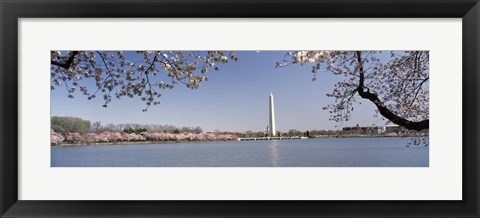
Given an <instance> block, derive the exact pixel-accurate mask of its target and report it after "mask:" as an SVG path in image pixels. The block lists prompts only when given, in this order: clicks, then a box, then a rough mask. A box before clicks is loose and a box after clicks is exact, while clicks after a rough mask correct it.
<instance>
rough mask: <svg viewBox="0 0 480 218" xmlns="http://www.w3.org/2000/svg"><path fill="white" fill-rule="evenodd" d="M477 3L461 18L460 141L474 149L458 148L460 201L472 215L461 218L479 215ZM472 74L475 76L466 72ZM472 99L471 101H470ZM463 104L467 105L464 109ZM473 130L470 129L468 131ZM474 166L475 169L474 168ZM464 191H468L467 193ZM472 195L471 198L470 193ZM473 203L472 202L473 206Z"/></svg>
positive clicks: (479, 20) (479, 34) (479, 5)
mask: <svg viewBox="0 0 480 218" xmlns="http://www.w3.org/2000/svg"><path fill="white" fill-rule="evenodd" d="M479 40H480V2H479V3H477V4H475V6H473V7H472V8H471V9H470V10H469V12H467V13H466V14H465V16H463V19H462V56H463V57H462V62H463V63H462V68H463V69H462V71H463V73H462V74H463V78H462V84H463V90H462V92H463V94H462V101H463V103H462V104H463V115H462V120H463V127H462V128H463V136H462V138H463V139H466V138H468V139H471V140H473V141H469V143H472V144H475V145H476V146H467V145H466V143H465V141H464V142H463V146H462V153H463V157H464V158H463V164H462V165H463V169H462V174H463V200H464V202H466V204H467V207H468V208H469V210H470V211H471V213H472V214H469V215H467V216H465V217H479V216H480V201H479V190H480V183H479V181H480V167H479V166H480V162H479V157H480V148H479V141H480V140H479V138H480V134H479V119H480V116H479V113H480V111H479V109H480V107H479V105H480V101H479V93H480V88H479V87H480V58H479V57H480V42H479ZM466 72H476V73H470V74H468V73H466ZM472 99H473V102H472ZM467 102H470V103H471V104H470V105H468V107H467ZM472 127H474V128H472ZM474 166H476V168H475V167H474ZM466 190H470V193H467V191H466ZM472 192H473V193H475V194H476V195H472V194H471V193H472ZM474 202H475V203H474Z"/></svg>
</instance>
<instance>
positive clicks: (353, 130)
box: [342, 125, 401, 134]
mask: <svg viewBox="0 0 480 218" xmlns="http://www.w3.org/2000/svg"><path fill="white" fill-rule="evenodd" d="M399 130H401V128H400V126H394V125H390V126H358V125H357V126H353V127H344V128H343V129H342V133H344V134H383V133H389V132H398V131H399Z"/></svg>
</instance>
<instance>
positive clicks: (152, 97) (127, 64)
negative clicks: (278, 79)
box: [50, 51, 238, 111]
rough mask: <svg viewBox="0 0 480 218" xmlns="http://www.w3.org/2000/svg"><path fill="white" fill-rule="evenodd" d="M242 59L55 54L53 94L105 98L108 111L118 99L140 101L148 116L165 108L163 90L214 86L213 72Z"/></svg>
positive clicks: (191, 54) (193, 54) (222, 54)
mask: <svg viewBox="0 0 480 218" xmlns="http://www.w3.org/2000/svg"><path fill="white" fill-rule="evenodd" d="M137 58H138V60H137ZM237 59H238V58H237V56H236V55H235V53H234V52H227V51H188V52H187V51H137V52H136V59H135V60H131V59H128V58H127V57H126V55H125V54H124V53H123V52H122V51H51V69H50V72H51V89H52V90H53V89H55V87H64V88H65V89H66V91H67V93H68V97H69V98H73V97H74V95H73V94H74V93H75V92H77V91H79V92H81V93H82V94H83V95H85V96H87V98H88V99H93V98H96V97H97V95H102V97H103V100H104V104H103V107H107V106H108V104H109V103H111V102H112V100H113V98H114V97H115V98H117V99H120V98H123V97H129V98H133V97H135V96H137V97H139V98H141V99H142V101H144V102H145V105H146V106H145V108H144V109H143V110H144V111H146V110H147V109H148V107H150V106H151V105H157V104H159V103H160V101H159V98H160V96H161V91H162V90H165V89H172V88H174V87H175V86H176V85H177V84H183V85H185V86H186V87H188V88H191V89H197V88H198V87H199V86H200V84H201V82H203V81H207V80H208V79H207V77H206V76H205V74H206V73H207V72H209V71H211V70H214V71H218V70H219V64H222V63H228V62H229V60H233V61H236V60H237ZM162 75H164V76H162ZM165 75H166V77H165ZM88 79H93V80H94V81H95V89H94V90H89V88H88V87H87V85H86V82H85V81H86V80H88Z"/></svg>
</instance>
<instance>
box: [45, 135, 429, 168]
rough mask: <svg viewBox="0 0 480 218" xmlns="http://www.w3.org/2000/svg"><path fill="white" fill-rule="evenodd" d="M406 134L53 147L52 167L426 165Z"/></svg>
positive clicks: (425, 150)
mask: <svg viewBox="0 0 480 218" xmlns="http://www.w3.org/2000/svg"><path fill="white" fill-rule="evenodd" d="M410 140H411V138H324V139H306V140H282V141H244V142H239V141H228V142H223V141H222V142H187V143H175V144H137V145H133V144H132V145H93V146H79V147H52V148H51V166H52V167H428V166H429V165H428V163H429V161H428V160H429V153H428V147H425V146H410V147H407V146H406V145H407V144H408V143H409V142H410Z"/></svg>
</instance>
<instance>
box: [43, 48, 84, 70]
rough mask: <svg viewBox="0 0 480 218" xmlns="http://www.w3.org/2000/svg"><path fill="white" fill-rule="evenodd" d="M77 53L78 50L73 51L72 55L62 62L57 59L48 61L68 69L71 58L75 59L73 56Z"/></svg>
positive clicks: (71, 61)
mask: <svg viewBox="0 0 480 218" xmlns="http://www.w3.org/2000/svg"><path fill="white" fill-rule="evenodd" d="M77 54H78V51H73V52H72V55H70V57H68V59H67V60H66V61H65V62H63V63H62V62H58V61H55V60H51V61H50V63H51V64H53V65H56V66H59V67H63V68H65V69H68V68H70V66H71V65H72V63H73V60H74V59H75V56H76V55H77Z"/></svg>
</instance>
